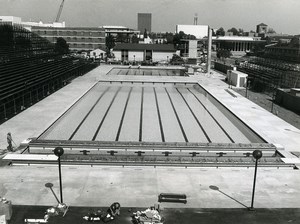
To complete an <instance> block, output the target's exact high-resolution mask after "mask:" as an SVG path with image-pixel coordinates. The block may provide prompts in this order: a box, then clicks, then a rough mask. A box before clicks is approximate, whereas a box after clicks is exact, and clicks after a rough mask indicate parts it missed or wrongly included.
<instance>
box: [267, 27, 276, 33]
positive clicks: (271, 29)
mask: <svg viewBox="0 0 300 224" xmlns="http://www.w3.org/2000/svg"><path fill="white" fill-rule="evenodd" d="M267 33H276V31H275V30H274V29H273V28H271V27H270V28H269V29H268V31H267Z"/></svg>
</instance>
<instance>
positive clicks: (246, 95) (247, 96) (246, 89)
mask: <svg viewBox="0 0 300 224" xmlns="http://www.w3.org/2000/svg"><path fill="white" fill-rule="evenodd" d="M248 81H249V79H248V77H246V98H248Z"/></svg>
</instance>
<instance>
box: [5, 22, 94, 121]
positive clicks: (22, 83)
mask: <svg viewBox="0 0 300 224" xmlns="http://www.w3.org/2000/svg"><path fill="white" fill-rule="evenodd" d="M96 66H97V64H93V63H90V62H87V61H85V60H83V59H78V58H73V57H71V56H69V55H62V54H59V53H57V52H56V51H55V45H54V44H51V43H50V42H49V41H48V40H46V39H44V38H42V37H40V36H39V35H37V34H35V33H32V32H30V31H28V30H26V29H25V28H23V27H21V26H19V25H10V24H5V23H2V24H0V123H2V122H4V121H6V120H7V119H9V118H11V117H12V116H14V115H15V114H17V113H19V112H21V111H22V110H24V109H26V108H28V107H30V106H31V105H33V104H34V103H36V102H38V101H39V100H41V99H43V98H44V97H46V96H48V95H49V94H51V93H53V92H54V91H56V90H58V89H59V88H61V87H63V86H64V85H66V84H67V83H68V82H70V80H71V79H73V78H74V77H77V76H79V75H83V74H85V73H87V72H88V71H90V70H91V69H93V68H95V67H96Z"/></svg>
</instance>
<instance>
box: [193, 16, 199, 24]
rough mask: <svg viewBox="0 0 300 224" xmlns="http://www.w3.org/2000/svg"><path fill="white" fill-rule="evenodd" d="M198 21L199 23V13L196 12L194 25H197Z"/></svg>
mask: <svg viewBox="0 0 300 224" xmlns="http://www.w3.org/2000/svg"><path fill="white" fill-rule="evenodd" d="M197 23H198V13H195V17H194V25H197Z"/></svg>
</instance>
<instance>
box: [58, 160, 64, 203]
mask: <svg viewBox="0 0 300 224" xmlns="http://www.w3.org/2000/svg"><path fill="white" fill-rule="evenodd" d="M58 172H59V190H60V203H63V193H62V180H61V164H60V156H59V157H58Z"/></svg>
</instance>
